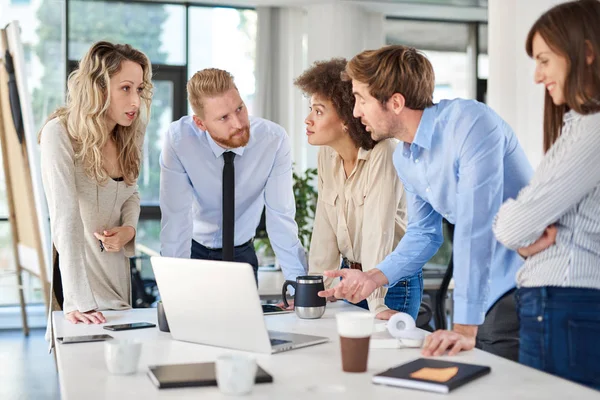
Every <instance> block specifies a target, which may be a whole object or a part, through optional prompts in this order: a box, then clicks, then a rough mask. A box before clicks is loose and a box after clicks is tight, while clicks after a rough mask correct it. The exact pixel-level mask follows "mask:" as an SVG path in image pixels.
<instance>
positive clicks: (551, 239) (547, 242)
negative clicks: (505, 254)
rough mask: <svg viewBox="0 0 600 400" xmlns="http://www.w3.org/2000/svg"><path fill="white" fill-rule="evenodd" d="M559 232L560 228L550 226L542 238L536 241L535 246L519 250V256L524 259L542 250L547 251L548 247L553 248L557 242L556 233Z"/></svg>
mask: <svg viewBox="0 0 600 400" xmlns="http://www.w3.org/2000/svg"><path fill="white" fill-rule="evenodd" d="M557 232H558V228H556V226H554V225H550V226H549V227H547V228H546V230H545V231H544V233H543V234H542V236H540V238H539V239H538V240H536V241H535V242H534V243H533V244H531V245H529V246H527V247H521V248H520V249H519V250H517V251H518V252H519V254H520V255H521V257H523V258H527V257H530V256H532V255H534V254H537V253H539V252H540V251H542V250H546V249H547V248H548V247H550V246H552V245H553V244H554V243H555V242H556V233H557Z"/></svg>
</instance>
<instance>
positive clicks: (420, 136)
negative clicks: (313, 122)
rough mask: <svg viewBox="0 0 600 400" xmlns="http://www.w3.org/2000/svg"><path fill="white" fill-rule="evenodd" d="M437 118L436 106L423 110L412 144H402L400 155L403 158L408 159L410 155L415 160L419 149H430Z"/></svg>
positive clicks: (419, 151)
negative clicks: (402, 148)
mask: <svg viewBox="0 0 600 400" xmlns="http://www.w3.org/2000/svg"><path fill="white" fill-rule="evenodd" d="M436 117H437V106H435V105H434V106H433V107H427V108H426V109H425V110H423V115H421V121H420V122H419V127H418V128H417V132H416V133H415V138H414V139H413V142H412V143H404V151H403V152H402V154H403V155H404V157H407V158H409V157H410V155H411V154H412V156H413V158H414V159H416V158H418V157H419V154H420V153H421V149H425V150H429V149H431V140H432V138H433V130H434V128H433V127H434V124H435V119H436Z"/></svg>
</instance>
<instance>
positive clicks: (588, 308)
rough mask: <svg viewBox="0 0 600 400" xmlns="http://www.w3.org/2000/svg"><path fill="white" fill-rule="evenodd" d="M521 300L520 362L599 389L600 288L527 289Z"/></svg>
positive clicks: (518, 300) (518, 295) (519, 292)
mask: <svg viewBox="0 0 600 400" xmlns="http://www.w3.org/2000/svg"><path fill="white" fill-rule="evenodd" d="M517 302H518V306H519V317H520V319H521V350H520V352H519V362H521V363H522V364H525V365H527V366H530V367H533V368H537V369H539V370H542V371H545V372H548V373H550V374H554V375H557V376H560V377H562V378H565V379H569V380H572V381H575V382H578V383H581V384H583V385H586V386H589V387H591V388H594V389H597V390H600V363H599V362H598V360H600V344H599V343H598V338H600V290H596V289H582V288H563V287H538V288H522V289H519V290H518V291H517Z"/></svg>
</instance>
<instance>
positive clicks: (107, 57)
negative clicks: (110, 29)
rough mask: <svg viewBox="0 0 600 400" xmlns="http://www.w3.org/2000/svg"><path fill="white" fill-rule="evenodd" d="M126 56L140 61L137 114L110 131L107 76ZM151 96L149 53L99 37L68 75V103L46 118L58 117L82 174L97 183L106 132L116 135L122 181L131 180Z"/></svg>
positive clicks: (104, 177)
mask: <svg viewBox="0 0 600 400" xmlns="http://www.w3.org/2000/svg"><path fill="white" fill-rule="evenodd" d="M127 60H129V61H133V62H135V63H137V64H139V65H140V66H141V67H142V71H143V85H142V94H141V105H140V109H139V111H140V115H139V116H138V118H136V119H135V120H134V122H133V123H132V124H131V125H130V126H121V125H119V124H117V126H116V127H115V130H114V131H113V132H109V131H108V129H107V127H106V123H105V121H106V113H107V112H108V108H109V106H110V84H109V83H110V78H111V77H112V76H114V75H115V74H117V73H119V71H120V70H121V66H122V63H123V62H124V61H127ZM151 101H152V66H151V64H150V60H149V59H148V57H147V56H146V55H145V54H144V53H142V52H141V51H139V50H136V49H134V48H133V47H131V46H130V45H128V44H113V43H109V42H97V43H95V44H94V45H93V46H92V47H91V48H90V49H89V50H88V52H87V53H86V54H85V55H84V56H83V58H82V59H81V61H80V62H79V67H78V68H77V69H76V70H75V71H73V72H72V73H71V74H70V75H69V79H68V82H67V101H66V105H65V106H64V107H60V108H58V109H57V110H56V111H55V112H54V113H53V114H52V115H51V116H50V117H49V118H48V120H50V119H53V118H58V119H59V120H60V121H61V123H62V124H63V126H64V127H65V128H66V130H67V133H68V134H69V136H70V137H71V139H72V142H73V148H74V150H75V158H76V159H77V160H78V161H79V162H81V163H82V165H83V169H84V171H85V174H86V175H87V176H88V178H90V179H92V180H95V181H96V182H98V183H101V184H103V183H105V182H106V181H107V180H108V174H107V173H106V171H105V170H104V168H103V160H104V158H103V156H102V148H103V147H104V146H105V145H106V142H107V141H108V140H109V138H110V135H114V136H113V138H114V140H115V142H116V145H117V149H118V152H119V156H118V161H119V166H120V168H121V171H122V172H123V180H124V181H125V183H127V184H128V185H133V184H134V183H135V181H136V179H137V178H138V176H139V174H140V163H141V146H142V143H143V140H144V133H145V131H146V126H147V125H148V120H149V118H150V103H151ZM40 135H41V132H40Z"/></svg>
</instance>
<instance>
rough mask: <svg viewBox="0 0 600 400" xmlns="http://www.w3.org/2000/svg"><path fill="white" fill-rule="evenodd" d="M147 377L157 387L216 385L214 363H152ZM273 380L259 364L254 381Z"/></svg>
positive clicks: (266, 381)
mask: <svg viewBox="0 0 600 400" xmlns="http://www.w3.org/2000/svg"><path fill="white" fill-rule="evenodd" d="M148 377H150V380H151V381H152V382H153V383H154V384H155V385H156V387H157V388H159V389H168V388H181V387H193V386H216V385H217V375H216V372H215V363H212V362H209V363H197V364H171V365H154V366H150V367H149V371H148ZM270 382H273V377H272V376H271V375H270V374H269V373H268V372H266V371H265V370H264V369H262V368H261V367H260V366H258V368H257V369H256V383H270Z"/></svg>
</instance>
